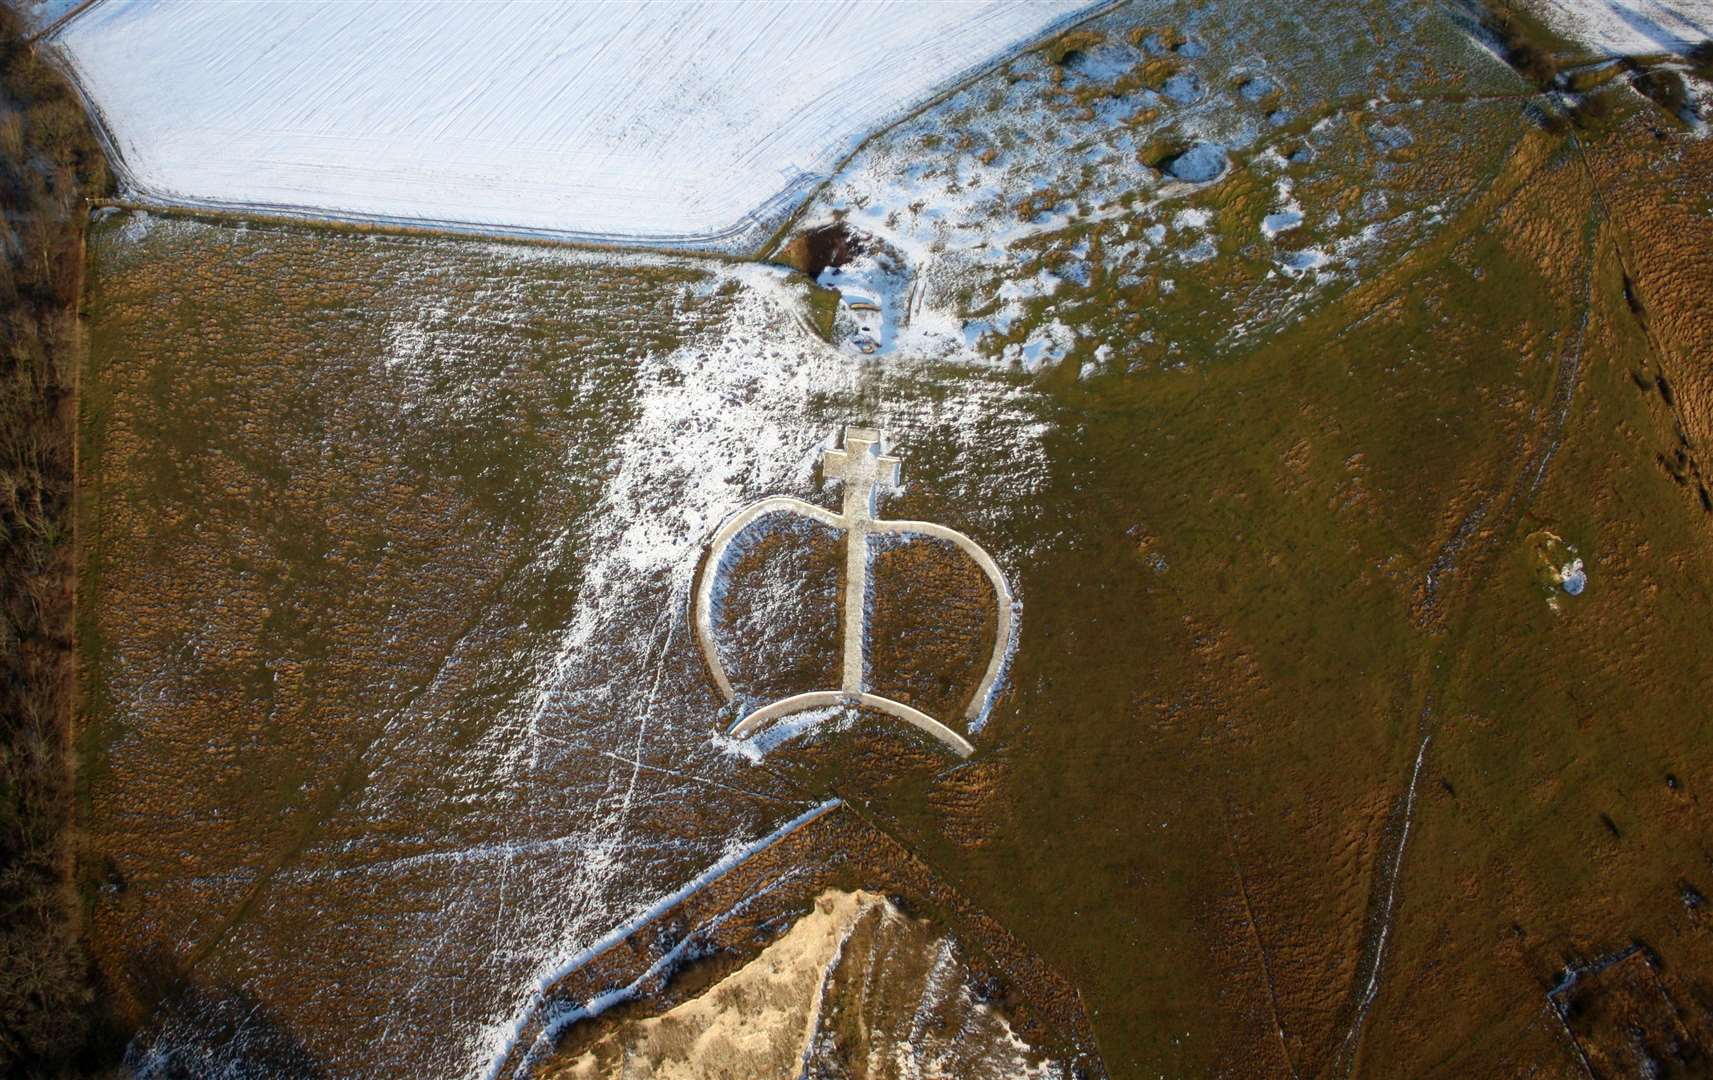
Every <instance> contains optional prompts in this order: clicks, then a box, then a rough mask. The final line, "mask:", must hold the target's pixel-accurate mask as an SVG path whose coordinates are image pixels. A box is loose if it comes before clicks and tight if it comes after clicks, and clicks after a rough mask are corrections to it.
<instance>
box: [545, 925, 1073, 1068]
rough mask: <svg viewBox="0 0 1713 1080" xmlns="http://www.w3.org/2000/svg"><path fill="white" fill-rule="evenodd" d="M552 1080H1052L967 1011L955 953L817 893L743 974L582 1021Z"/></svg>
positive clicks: (932, 933)
mask: <svg viewBox="0 0 1713 1080" xmlns="http://www.w3.org/2000/svg"><path fill="white" fill-rule="evenodd" d="M541 1075H542V1076H544V1077H549V1078H554V1080H632V1078H643V1077H652V1078H657V1080H715V1078H725V1077H744V1078H755V1080H766V1078H771V1077H781V1078H791V1077H799V1076H810V1077H816V1078H835V1077H836V1078H840V1080H845V1078H848V1080H906V1078H908V1080H918V1078H931V1077H947V1078H952V1077H956V1078H960V1080H961V1078H966V1077H967V1078H975V1080H980V1078H984V1077H992V1078H995V1080H998V1078H1002V1077H1003V1078H1007V1080H1009V1078H1016V1077H1041V1078H1047V1077H1059V1076H1063V1075H1065V1072H1064V1070H1063V1069H1061V1068H1060V1067H1058V1066H1057V1065H1055V1064H1053V1063H1052V1062H1049V1061H1046V1060H1043V1059H1042V1056H1041V1055H1039V1054H1037V1053H1035V1052H1033V1051H1032V1050H1031V1048H1030V1047H1029V1046H1027V1045H1026V1044H1025V1043H1024V1042H1023V1041H1022V1040H1020V1039H1019V1038H1018V1037H1017V1036H1016V1034H1015V1033H1014V1032H1013V1031H1012V1030H1011V1027H1010V1025H1009V1024H1008V1023H1007V1022H1006V1020H1005V1018H1004V1017H1003V1016H1002V1015H1000V1013H998V1012H997V1011H995V1010H993V1009H992V1008H990V1007H989V1006H988V1005H987V1004H985V1003H984V1002H982V1001H981V1000H980V988H979V987H978V986H977V985H976V984H975V979H974V978H973V977H972V974H971V972H970V969H969V968H968V967H967V966H966V965H965V963H964V961H963V959H962V957H961V956H960V954H959V950H958V948H957V946H956V945H955V944H954V943H953V942H952V940H951V939H950V938H948V937H947V936H945V935H944V934H942V933H940V932H939V931H937V930H936V929H935V928H934V927H933V926H932V925H931V924H930V923H928V922H927V921H925V920H919V919H914V918H911V917H910V916H908V915H905V914H904V913H902V912H901V911H899V910H898V908H897V907H895V906H894V905H893V904H892V903H891V902H890V901H888V900H887V899H886V898H885V897H882V896H879V895H876V894H874V893H871V892H866V891H857V892H840V891H828V892H825V893H823V894H822V895H821V896H820V897H819V898H818V900H817V901H816V904H815V907H814V909H813V910H812V911H810V912H809V913H808V914H807V915H804V916H803V917H802V918H800V919H799V920H798V921H797V923H796V924H795V925H794V926H792V927H791V929H790V930H789V931H787V932H786V933H785V934H784V935H782V936H781V937H780V938H779V939H778V940H777V941H775V942H773V943H772V944H770V945H769V946H768V947H767V948H765V949H763V950H762V951H761V953H760V954H759V955H758V956H756V957H755V958H754V959H753V960H751V961H750V962H749V963H748V964H746V965H744V966H743V967H742V968H739V969H738V970H737V971H735V972H733V973H732V974H730V975H728V976H727V977H726V978H724V979H722V980H720V981H719V982H716V983H714V984H713V985H712V986H710V987H709V988H708V989H707V990H706V991H704V992H703V993H702V994H700V995H698V996H696V997H694V998H691V999H689V1000H687V1001H684V1002H682V1003H680V1004H678V1005H677V1006H675V1007H673V1008H672V1009H670V1010H669V1011H667V1012H665V1013H662V1014H661V1015H659V1016H652V1017H647V1018H626V1019H620V1020H611V1021H604V1022H603V1021H600V1020H597V1021H594V1022H593V1023H592V1024H591V1029H590V1031H588V1032H587V1033H585V1034H583V1035H582V1036H581V1037H579V1036H578V1035H577V1033H576V1032H572V1033H571V1037H570V1038H569V1039H568V1040H567V1042H566V1044H565V1048H564V1049H563V1050H562V1052H561V1053H560V1055H559V1056H558V1057H557V1058H556V1059H555V1060H553V1061H551V1062H549V1063H547V1064H546V1065H545V1066H544V1067H543V1069H542V1070H541Z"/></svg>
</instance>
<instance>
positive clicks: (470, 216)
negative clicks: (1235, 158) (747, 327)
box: [55, 0, 1099, 249]
mask: <svg viewBox="0 0 1713 1080" xmlns="http://www.w3.org/2000/svg"><path fill="white" fill-rule="evenodd" d="M1096 6H1099V5H1097V4H1091V3H1089V2H1088V0H956V2H937V3H929V2H921V0H916V2H887V0H843V2H839V3H812V4H810V3H768V2H765V0H668V2H660V3H617V2H614V3H578V4H567V5H544V4H539V3H528V2H523V0H490V2H487V3H481V4H461V3H407V2H402V0H381V2H376V3H361V4H358V3H350V2H345V0H331V2H329V0H322V2H294V3H259V4H230V3H214V2H206V0H203V2H197V0H167V2H162V3H135V2H130V0H110V2H108V3H104V4H100V5H97V6H94V7H91V8H90V9H88V10H86V11H84V12H83V13H81V14H80V15H78V16H77V17H76V18H75V19H73V20H71V22H69V23H68V24H67V25H66V26H65V27H64V28H63V29H62V30H61V31H60V32H59V33H58V34H56V35H55V43H56V44H57V46H58V47H59V48H60V49H61V50H62V52H63V55H64V56H65V58H66V60H67V61H68V63H69V64H70V65H71V67H72V68H73V69H74V70H75V72H76V74H77V77H78V79H79V81H80V82H81V84H82V85H83V87H84V90H85V92H86V93H87V94H88V96H89V97H90V99H91V100H92V102H93V104H94V106H95V107H96V109H97V110H98V111H99V113H100V114H101V116H102V117H103V119H104V121H105V123H106V125H107V127H108V129H109V132H110V134H111V136H112V139H113V142H114V143H115V145H116V147H117V149H118V151H119V154H120V157H121V159H122V170H123V173H124V176H125V178H126V181H127V184H128V187H129V189H130V192H131V193H132V194H134V195H138V196H142V197H144V198H147V199H150V200H154V201H158V202H161V203H165V204H192V205H218V206H229V207H250V208H278V209H286V210H297V211H303V212H306V213H309V214H313V215H320V216H330V217H343V218H354V219H382V220H403V221H425V222H435V223H445V224H458V225H467V226H478V227H484V228H489V229H496V230H510V231H518V232H535V233H546V234H560V235H572V236H578V237H583V238H588V239H606V240H622V241H638V242H652V243H658V244H696V245H702V246H709V247H718V248H729V249H735V248H741V247H743V246H744V245H745V244H746V243H750V242H753V241H755V240H757V239H759V238H761V237H762V236H764V235H765V233H766V232H767V230H768V228H769V226H770V224H771V223H773V222H776V221H777V220H779V219H780V218H781V217H782V216H783V214H784V213H785V212H787V211H788V210H789V208H790V207H791V206H793V205H795V204H796V203H797V202H798V201H800V200H801V199H802V198H803V197H805V196H806V195H807V194H808V192H809V191H810V190H811V188H812V186H813V184H814V182H815V181H816V180H817V179H819V178H820V177H821V176H823V175H824V174H825V173H827V172H828V171H829V170H831V169H832V168H833V167H834V166H835V165H836V164H837V163H838V162H839V161H840V160H841V159H842V158H843V157H844V156H846V155H847V154H848V153H849V152H850V151H851V150H853V149H854V148H855V147H856V146H857V145H858V144H859V143H860V142H861V140H862V139H863V138H864V136H866V135H867V134H868V133H870V132H872V131H874V130H876V129H877V128H879V127H881V126H883V125H885V124H886V123H888V122H890V121H892V120H895V119H896V118H898V117H899V116H900V115H902V114H904V113H905V112H908V111H909V110H910V109H911V108H912V107H913V106H915V105H917V104H919V103H921V102H922V101H923V100H925V99H926V98H928V97H931V96H932V95H933V94H934V93H936V92H937V91H939V90H941V89H943V88H945V87H947V86H949V85H951V84H953V83H955V82H957V81H958V80H959V79H960V77H962V76H964V75H967V74H968V73H971V72H972V71H975V70H978V69H980V68H982V67H985V66H986V65H988V64H990V63H991V62H993V61H994V60H996V59H998V58H1000V57H1002V56H1004V55H1006V54H1007V53H1009V52H1011V51H1013V50H1015V49H1016V48H1018V47H1020V46H1022V45H1024V44H1026V43H1028V42H1030V41H1032V40H1034V39H1036V38H1038V37H1040V36H1041V35H1042V34H1044V33H1046V32H1048V31H1050V30H1052V29H1053V28H1055V27H1057V26H1059V25H1061V24H1063V23H1064V22H1066V21H1067V20H1070V19H1073V18H1075V17H1076V15H1077V14H1078V13H1079V12H1082V11H1085V10H1087V9H1089V8H1092V7H1096Z"/></svg>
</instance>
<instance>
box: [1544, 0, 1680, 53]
mask: <svg viewBox="0 0 1713 1080" xmlns="http://www.w3.org/2000/svg"><path fill="white" fill-rule="evenodd" d="M1534 6H1535V8H1536V9H1537V10H1538V11H1539V12H1540V14H1541V15H1542V17H1544V18H1545V19H1546V20H1547V22H1548V23H1550V24H1551V25H1552V27H1553V28H1554V29H1555V30H1557V31H1558V32H1559V33H1561V34H1564V35H1565V36H1566V37H1570V38H1574V39H1576V40H1577V41H1580V42H1583V43H1584V44H1586V45H1589V46H1591V47H1592V48H1594V49H1596V50H1598V51H1600V52H1604V53H1611V54H1613V55H1617V56H1641V55H1647V54H1650V53H1673V52H1674V53H1681V52H1686V51H1688V50H1689V49H1691V48H1693V47H1694V46H1696V45H1699V44H1700V43H1701V42H1703V41H1706V40H1708V39H1710V38H1713V0H1534Z"/></svg>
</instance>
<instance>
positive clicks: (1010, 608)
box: [695, 428, 1017, 757]
mask: <svg viewBox="0 0 1713 1080" xmlns="http://www.w3.org/2000/svg"><path fill="white" fill-rule="evenodd" d="M823 471H824V474H825V476H826V477H827V478H828V479H829V480H838V481H840V482H841V483H843V484H844V505H843V512H842V513H838V514H835V513H833V512H832V511H831V510H827V509H824V508H822V507H819V506H816V505H815V504H813V503H809V502H805V501H803V500H802V499H794V498H791V497H789V496H784V495H776V496H773V497H771V498H766V499H761V500H759V501H758V502H754V503H751V504H750V505H748V506H746V507H744V508H743V509H742V510H740V511H738V512H737V513H736V514H734V515H732V517H731V518H729V519H728V520H727V521H726V523H725V524H724V525H722V526H721V527H720V528H719V530H718V531H717V532H716V533H715V534H714V537H713V540H712V541H711V542H710V544H709V547H708V555H707V561H706V565H705V567H704V569H703V571H702V580H701V583H700V586H699V587H698V589H697V592H696V615H695V621H696V636H697V638H698V640H699V641H700V642H701V646H702V653H703V655H704V656H705V657H706V658H707V661H708V670H709V671H710V672H711V673H712V674H713V677H714V683H715V685H717V686H718V687H719V688H720V693H721V694H722V695H724V696H725V699H726V700H727V701H728V702H731V701H736V700H737V697H738V695H737V691H736V690H735V689H734V688H733V687H732V683H731V679H730V678H729V677H728V676H727V674H726V670H725V666H724V664H723V663H722V662H721V660H720V654H719V647H718V644H717V642H716V641H715V639H714V608H715V606H716V604H715V592H716V588H717V586H718V585H719V584H720V583H721V582H722V581H723V576H722V572H721V567H722V565H723V563H724V560H725V556H726V552H727V551H728V550H729V549H730V547H731V545H732V543H733V542H734V541H736V540H737V538H738V537H739V536H740V535H741V534H742V533H743V532H744V530H746V529H748V528H749V527H750V526H751V525H753V524H755V522H757V521H759V520H760V519H762V518H764V517H767V516H769V515H772V514H795V515H798V516H801V517H806V518H809V519H810V520H812V521H817V522H820V523H821V524H823V525H830V526H832V527H834V528H836V529H840V530H842V531H843V532H844V533H845V589H844V595H845V604H844V613H843V623H844V654H843V667H842V685H841V686H840V688H839V689H838V690H814V691H810V692H807V693H802V694H796V695H793V696H792V697H788V698H784V699H782V700H779V701H775V702H771V703H769V704H766V705H763V706H761V707H759V708H756V709H753V710H751V711H750V712H749V713H748V714H746V715H745V716H744V717H743V718H741V719H740V720H739V721H738V722H737V723H736V724H735V725H734V726H733V727H732V729H731V734H732V735H733V736H734V737H736V738H740V739H743V738H748V737H749V736H751V735H753V734H755V733H756V732H758V731H760V730H761V729H762V728H763V727H765V726H767V725H768V724H769V723H771V722H773V721H774V720H778V719H780V718H782V717H786V716H791V715H794V714H797V713H801V712H807V711H809V710H813V709H824V708H832V707H839V706H843V705H861V706H865V707H867V708H871V709H875V710H877V711H879V712H883V713H887V714H888V715H891V716H894V717H896V718H898V719H900V720H903V721H904V722H905V723H907V724H910V725H912V726H914V727H916V728H919V729H920V730H922V731H925V732H927V733H928V734H929V735H931V736H933V737H934V738H936V739H938V740H939V741H940V742H942V743H944V744H945V745H946V746H948V747H950V748H951V749H952V751H953V752H954V753H956V754H957V755H958V756H960V757H968V756H969V755H970V754H973V753H974V752H975V747H974V746H973V745H972V744H971V743H970V741H969V740H968V739H967V738H965V737H964V736H963V735H960V734H959V733H958V732H956V731H954V730H952V729H951V728H950V727H948V726H947V725H946V724H944V723H942V722H941V721H939V720H936V719H934V718H933V717H931V716H929V715H928V714H927V713H925V712H922V711H921V710H920V709H916V708H913V707H911V706H909V705H906V704H904V703H903V702H901V701H895V700H893V699H892V698H888V697H884V696H882V695H880V694H875V693H871V692H869V691H868V690H867V688H866V686H865V682H866V677H867V668H868V663H867V657H868V603H867V597H868V576H869V566H870V562H871V560H872V552H871V549H870V545H869V538H870V536H871V534H873V533H879V532H888V533H896V534H901V535H907V536H928V537H932V538H934V539H937V540H944V541H947V542H949V543H951V544H954V545H955V546H957V548H958V549H959V550H961V551H963V552H964V553H965V554H966V555H968V556H969V557H970V559H971V560H973V561H974V562H975V564H976V565H977V566H979V567H981V570H982V573H983V574H985V575H986V576H987V580H988V582H989V584H991V585H992V587H993V592H994V602H995V607H996V610H997V620H996V621H997V627H996V630H995V637H994V647H993V652H992V655H991V656H990V657H989V658H988V663H987V668H986V670H985V671H983V673H982V679H981V682H980V683H979V684H978V685H977V687H976V691H975V693H974V694H973V695H972V696H971V698H970V701H969V704H968V705H967V706H966V707H965V709H964V721H965V723H966V725H967V724H974V723H975V722H977V721H978V720H979V719H980V718H981V717H982V716H983V715H984V714H985V713H986V712H987V709H988V707H989V705H990V704H991V703H992V700H993V692H994V688H995V686H996V685H997V684H998V682H999V679H1000V676H1001V674H1002V673H1003V671H1004V668H1005V663H1006V658H1007V657H1009V656H1010V655H1011V644H1012V638H1013V636H1014V634H1015V633H1016V620H1017V613H1016V598H1015V597H1014V596H1013V594H1012V592H1011V586H1010V584H1009V583H1007V582H1006V580H1005V574H1004V573H1003V572H1002V571H1001V570H1000V568H999V564H998V563H997V562H995V561H994V560H993V556H991V555H989V554H988V553H987V552H986V551H985V550H983V549H982V547H981V545H979V544H977V543H976V542H975V541H974V540H971V539H970V538H969V537H968V536H965V535H964V534H963V533H961V532H958V531H957V530H956V529H950V528H947V527H946V526H944V525H937V524H935V523H933V522H930V521H905V520H890V521H889V520H881V519H878V518H876V517H875V516H874V514H875V499H876V497H877V495H878V494H879V492H880V491H882V490H884V489H887V488H894V487H897V485H898V477H899V462H898V459H897V458H895V457H889V456H887V455H886V453H885V436H884V435H882V434H881V433H880V432H877V431H870V430H867V429H864V428H846V429H845V444H844V448H843V449H842V450H828V451H826V453H825V454H824V455H823Z"/></svg>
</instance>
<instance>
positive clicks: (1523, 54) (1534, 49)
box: [1481, 3, 1558, 90]
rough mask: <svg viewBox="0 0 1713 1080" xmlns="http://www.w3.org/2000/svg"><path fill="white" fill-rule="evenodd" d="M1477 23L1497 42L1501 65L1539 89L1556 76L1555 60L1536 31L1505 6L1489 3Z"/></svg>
mask: <svg viewBox="0 0 1713 1080" xmlns="http://www.w3.org/2000/svg"><path fill="white" fill-rule="evenodd" d="M1481 23H1482V25H1483V26H1485V27H1486V28H1487V30H1488V32H1489V33H1491V34H1492V35H1493V36H1494V37H1495V38H1497V39H1498V41H1499V47H1500V50H1501V52H1502V54H1503V56H1504V57H1505V62H1506V63H1508V64H1510V65H1511V67H1512V68H1514V69H1515V70H1516V72H1517V74H1519V75H1521V76H1522V77H1523V78H1525V79H1527V80H1528V81H1529V82H1532V83H1534V84H1535V85H1536V86H1538V87H1540V88H1541V89H1543V90H1544V89H1546V88H1548V87H1550V86H1551V85H1552V82H1553V80H1554V79H1555V78H1557V77H1558V59H1557V58H1556V57H1555V56H1554V55H1553V53H1552V47H1551V46H1550V45H1549V44H1548V43H1547V41H1546V40H1545V38H1544V35H1543V34H1542V33H1541V31H1540V28H1539V26H1538V25H1536V24H1535V23H1534V22H1533V21H1532V20H1531V19H1528V18H1525V17H1524V16H1522V15H1519V14H1518V13H1517V12H1515V11H1513V10H1511V9H1510V8H1509V7H1506V6H1503V5H1501V4H1497V3H1489V4H1488V5H1487V9H1486V12H1485V13H1484V14H1483V15H1482V18H1481Z"/></svg>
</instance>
